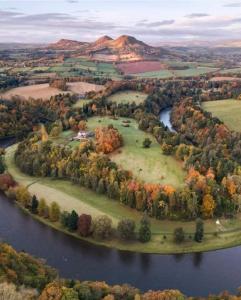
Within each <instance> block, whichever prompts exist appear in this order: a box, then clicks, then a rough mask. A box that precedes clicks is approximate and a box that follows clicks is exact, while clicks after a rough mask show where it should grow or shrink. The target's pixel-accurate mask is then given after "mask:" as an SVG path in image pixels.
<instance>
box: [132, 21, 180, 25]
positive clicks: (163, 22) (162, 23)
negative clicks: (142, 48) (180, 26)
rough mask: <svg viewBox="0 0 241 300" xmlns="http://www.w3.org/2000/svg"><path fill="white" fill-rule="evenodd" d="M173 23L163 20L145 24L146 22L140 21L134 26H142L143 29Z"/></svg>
mask: <svg viewBox="0 0 241 300" xmlns="http://www.w3.org/2000/svg"><path fill="white" fill-rule="evenodd" d="M173 23H175V20H163V21H160V22H158V21H157V22H151V23H147V21H142V22H139V23H137V24H136V26H143V27H160V26H165V25H171V24H173Z"/></svg>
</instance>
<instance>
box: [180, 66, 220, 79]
mask: <svg viewBox="0 0 241 300" xmlns="http://www.w3.org/2000/svg"><path fill="white" fill-rule="evenodd" d="M217 70H218V69H217V68H209V67H197V68H190V69H186V70H175V71H174V73H175V75H176V76H177V77H189V76H198V75H202V74H206V73H211V72H215V71H217Z"/></svg>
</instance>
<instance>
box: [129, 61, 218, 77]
mask: <svg viewBox="0 0 241 300" xmlns="http://www.w3.org/2000/svg"><path fill="white" fill-rule="evenodd" d="M169 64H170V65H172V66H183V65H188V66H189V69H186V70H160V71H154V72H145V73H139V74H134V75H133V76H137V77H140V78H172V77H189V76H199V75H202V74H206V73H210V72H215V71H217V70H218V69H217V68H211V67H205V66H198V65H197V63H184V62H179V63H178V62H172V63H169ZM195 65H197V66H195Z"/></svg>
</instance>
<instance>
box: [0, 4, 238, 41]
mask: <svg viewBox="0 0 241 300" xmlns="http://www.w3.org/2000/svg"><path fill="white" fill-rule="evenodd" d="M105 34H107V35H110V36H112V37H117V36H119V35H122V34H129V35H134V36H136V37H137V38H139V39H142V40H144V41H146V42H149V43H152V44H154V45H158V43H160V42H163V41H177V40H178V41H180V40H185V41H186V40H205V41H207V40H210V41H214V40H216V39H217V40H220V39H222V40H225V39H241V0H237V1H235V0H47V1H45V0H28V1H27V0H23V1H22V0H15V1H11V0H0V42H31V43H32V42H37V43H49V42H53V41H56V40H58V39H60V38H68V39H76V40H81V41H93V40H95V39H96V38H98V37H99V36H101V35H105Z"/></svg>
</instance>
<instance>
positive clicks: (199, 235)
mask: <svg viewBox="0 0 241 300" xmlns="http://www.w3.org/2000/svg"><path fill="white" fill-rule="evenodd" d="M203 233H204V228H203V220H202V219H200V218H198V219H197V220H196V232H195V236H194V239H195V241H196V242H198V243H200V242H201V241H202V239H203Z"/></svg>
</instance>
